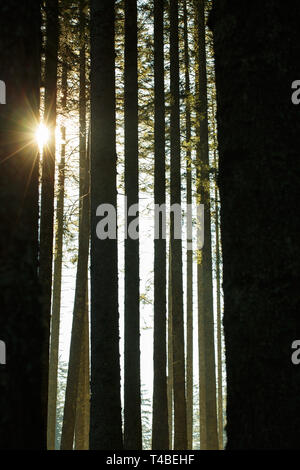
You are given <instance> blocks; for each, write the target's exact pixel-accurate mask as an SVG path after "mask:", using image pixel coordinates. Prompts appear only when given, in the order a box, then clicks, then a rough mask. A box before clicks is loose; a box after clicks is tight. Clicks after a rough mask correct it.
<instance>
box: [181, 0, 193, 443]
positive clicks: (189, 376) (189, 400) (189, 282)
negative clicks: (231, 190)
mask: <svg viewBox="0 0 300 470" xmlns="http://www.w3.org/2000/svg"><path fill="white" fill-rule="evenodd" d="M183 23H184V37H183V40H184V72H185V101H186V102H185V127H186V130H185V139H186V146H187V147H186V202H187V212H188V213H189V216H190V217H191V216H192V212H191V204H192V161H191V158H192V155H191V103H190V99H191V91H190V74H189V69H190V57H189V43H188V18H187V2H186V0H185V1H184V3H183ZM187 243H188V245H189V246H188V248H187V252H186V259H187V261H186V273H187V274H186V419H187V449H192V448H193V399H194V394H193V251H192V246H193V245H192V244H193V240H192V238H190V234H189V233H187Z"/></svg>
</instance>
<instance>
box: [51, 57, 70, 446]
mask: <svg viewBox="0 0 300 470" xmlns="http://www.w3.org/2000/svg"><path fill="white" fill-rule="evenodd" d="M67 76H68V71H67V63H66V62H64V63H63V68H62V77H61V88H62V100H61V106H62V112H65V111H66V105H67ZM61 138H62V145H61V160H60V164H59V169H58V195H57V208H56V224H57V225H56V235H55V255H54V273H53V298H52V318H51V346H50V360H49V388H48V425H47V448H48V450H54V449H55V432H56V401H57V371H58V353H59V325H60V303H61V281H62V278H61V275H62V261H63V232H64V197H65V155H66V127H65V126H64V125H63V126H62V127H61Z"/></svg>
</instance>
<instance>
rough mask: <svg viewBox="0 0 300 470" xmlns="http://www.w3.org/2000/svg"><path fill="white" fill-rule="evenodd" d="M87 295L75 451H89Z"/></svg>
mask: <svg viewBox="0 0 300 470" xmlns="http://www.w3.org/2000/svg"><path fill="white" fill-rule="evenodd" d="M88 305H89V304H88V293H87V296H86V309H85V313H84V320H83V322H84V325H83V332H82V341H81V357H80V370H79V380H78V392H77V404H76V423H75V450H88V449H89V428H90V370H89V369H90V360H89V307H88Z"/></svg>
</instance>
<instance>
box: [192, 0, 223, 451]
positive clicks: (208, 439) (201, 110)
mask: <svg viewBox="0 0 300 470" xmlns="http://www.w3.org/2000/svg"><path fill="white" fill-rule="evenodd" d="M204 4H205V1H204V0H196V1H195V13H196V18H195V26H196V38H197V42H196V48H197V50H196V81H197V97H196V112H197V128H196V132H197V137H198V138H199V143H198V145H197V193H198V199H200V202H201V203H202V204H204V246H203V248H202V250H201V252H200V256H199V258H198V309H199V311H198V315H199V320H198V324H199V382H200V386H199V389H200V444H201V449H218V447H219V444H218V430H217V407H216V372H215V346H214V312H213V284H212V253H211V216H210V185H209V149H208V120H207V78H206V51H205V14H204Z"/></svg>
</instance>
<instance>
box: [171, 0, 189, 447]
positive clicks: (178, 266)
mask: <svg viewBox="0 0 300 470" xmlns="http://www.w3.org/2000/svg"><path fill="white" fill-rule="evenodd" d="M170 92H171V117H170V145H171V169H170V171H171V181H170V185H171V205H173V204H179V205H180V204H181V161H180V120H179V115H180V113H179V48H178V0H170ZM174 218H175V217H174V212H171V236H170V239H171V253H172V254H171V282H172V334H173V384H174V449H186V447H187V432H186V431H187V429H186V399H185V361H184V328H183V292H182V243H181V239H179V238H175V220H174ZM177 223H178V222H177ZM177 229H178V227H177Z"/></svg>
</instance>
